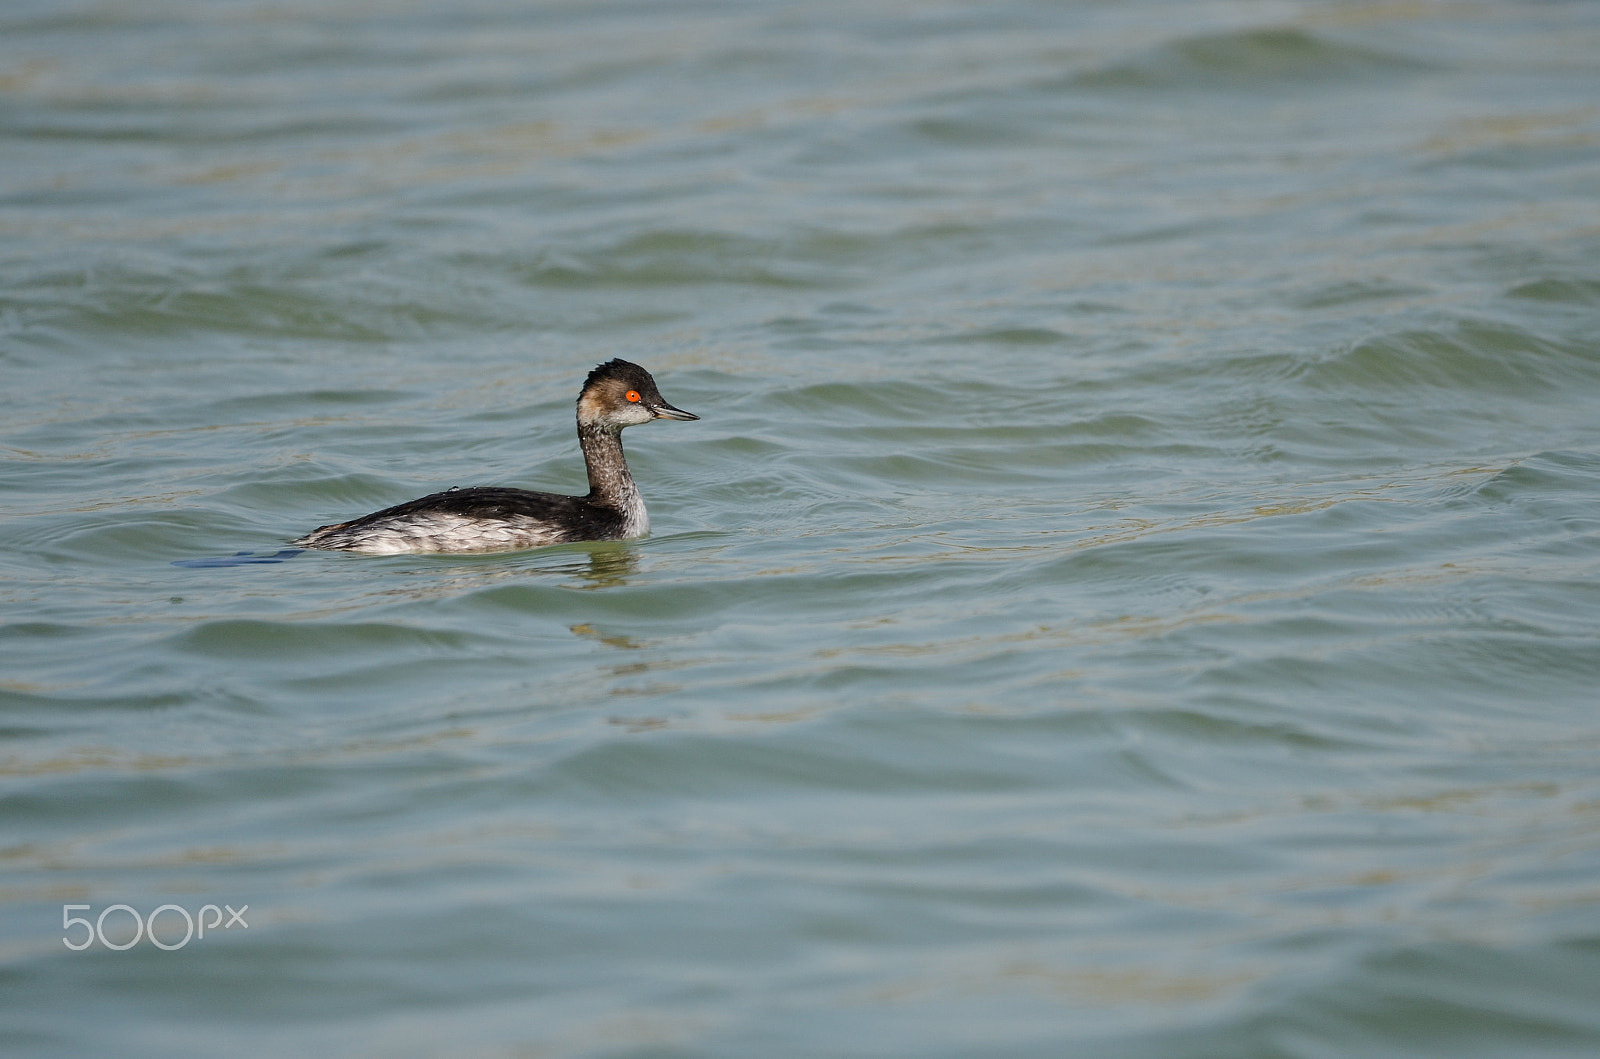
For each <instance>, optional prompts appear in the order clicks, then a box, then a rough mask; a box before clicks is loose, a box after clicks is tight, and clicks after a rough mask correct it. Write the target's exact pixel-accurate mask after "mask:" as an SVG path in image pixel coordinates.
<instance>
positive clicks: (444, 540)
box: [294, 360, 700, 555]
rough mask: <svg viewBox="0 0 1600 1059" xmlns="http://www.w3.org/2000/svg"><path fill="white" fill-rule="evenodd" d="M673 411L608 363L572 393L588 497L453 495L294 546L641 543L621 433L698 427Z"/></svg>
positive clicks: (502, 547) (645, 384)
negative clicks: (662, 426) (669, 422)
mask: <svg viewBox="0 0 1600 1059" xmlns="http://www.w3.org/2000/svg"><path fill="white" fill-rule="evenodd" d="M699 418H700V417H699V416H697V415H695V414H694V413H693V412H685V411H684V410H683V409H681V408H674V407H672V406H671V405H670V404H668V403H667V402H666V400H665V399H664V398H663V397H662V396H661V391H660V390H658V389H656V381H655V380H654V379H652V378H651V377H650V373H649V372H648V371H645V370H644V369H643V368H641V367H639V365H637V364H631V363H629V362H628V361H626V360H608V361H606V362H605V363H604V364H601V365H599V366H598V367H596V368H595V369H594V370H593V371H591V372H590V373H589V377H588V378H587V379H585V380H584V381H583V392H581V393H580V394H578V444H579V445H580V446H581V447H582V448H583V462H584V463H585V464H586V465H587V466H588V468H589V495H588V496H557V495H556V494H554V493H532V492H529V491H528V490H526V489H500V488H495V487H480V488H473V489H450V490H447V491H446V492H443V493H434V494H433V495H431V496H425V497H423V498H422V499H420V500H412V501H410V502H409V503H405V504H397V505H396V506H394V507H387V508H384V509H383V510H382V511H376V512H373V513H372V514H370V515H364V516H362V517H361V518H358V519H355V520H353V521H350V522H339V523H336V524H334V525H332V526H323V527H321V528H320V529H316V530H313V531H311V532H310V533H308V534H306V535H305V536H304V537H301V538H300V539H299V540H297V541H295V542H294V543H295V544H297V545H300V546H301V547H303V548H335V549H340V550H343V551H347V552H366V553H368V554H371V555H397V554H400V553H403V552H500V551H511V550H513V549H517V548H537V547H540V546H542V545H546V544H565V543H567V542H569V541H614V540H625V539H627V538H629V537H643V536H644V535H645V534H646V533H649V532H650V516H649V515H647V514H645V510H644V498H643V497H641V496H640V495H639V488H638V486H636V485H634V484H633V475H631V474H629V473H628V461H627V460H626V459H625V458H624V457H623V455H622V428H623V427H631V426H634V425H636V424H638V423H648V422H650V421H651V420H652V419H699Z"/></svg>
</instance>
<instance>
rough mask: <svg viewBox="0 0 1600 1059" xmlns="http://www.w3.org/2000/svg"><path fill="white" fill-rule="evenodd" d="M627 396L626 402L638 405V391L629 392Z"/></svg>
mask: <svg viewBox="0 0 1600 1059" xmlns="http://www.w3.org/2000/svg"><path fill="white" fill-rule="evenodd" d="M627 396H628V400H630V401H632V402H633V403H634V404H638V403H639V391H638V390H629V391H628V395H627Z"/></svg>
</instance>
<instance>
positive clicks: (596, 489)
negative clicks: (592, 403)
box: [578, 423, 639, 511]
mask: <svg viewBox="0 0 1600 1059" xmlns="http://www.w3.org/2000/svg"><path fill="white" fill-rule="evenodd" d="M578 444H579V445H580V446H581V447H582V448H583V462H584V465H585V466H586V467H587V468H588V470H589V499H590V500H592V501H594V502H595V503H597V504H604V505H605V506H607V507H610V508H615V509H617V510H618V511H626V510H628V509H629V508H631V507H632V506H633V505H634V504H635V502H636V501H637V500H638V498H639V487H638V486H636V485H634V484H633V475H631V474H629V473H628V461H627V458H626V457H624V456H623V455H622V431H621V430H620V429H618V428H615V427H605V426H600V425H598V424H591V423H579V424H578Z"/></svg>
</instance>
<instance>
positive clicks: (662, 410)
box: [650, 401, 700, 419]
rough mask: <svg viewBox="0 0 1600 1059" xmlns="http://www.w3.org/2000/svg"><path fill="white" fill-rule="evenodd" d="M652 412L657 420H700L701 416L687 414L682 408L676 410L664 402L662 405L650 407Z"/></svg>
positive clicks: (691, 413)
mask: <svg viewBox="0 0 1600 1059" xmlns="http://www.w3.org/2000/svg"><path fill="white" fill-rule="evenodd" d="M650 411H651V413H652V414H653V415H654V416H655V417H656V418H657V419H699V418H700V417H699V416H697V415H695V414H694V413H693V412H685V411H684V410H683V409H681V408H674V407H672V406H671V405H670V404H667V402H665V401H662V402H661V403H660V404H653V405H651V406H650Z"/></svg>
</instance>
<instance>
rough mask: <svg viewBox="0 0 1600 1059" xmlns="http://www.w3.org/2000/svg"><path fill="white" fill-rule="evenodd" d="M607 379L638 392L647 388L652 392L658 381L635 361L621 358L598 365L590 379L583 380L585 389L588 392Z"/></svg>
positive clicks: (591, 373)
mask: <svg viewBox="0 0 1600 1059" xmlns="http://www.w3.org/2000/svg"><path fill="white" fill-rule="evenodd" d="M607 379H616V380H617V381H618V382H625V383H627V384H628V385H629V386H632V387H633V388H634V389H636V390H643V389H644V388H646V387H648V388H649V389H651V390H654V389H655V388H656V381H655V380H654V379H652V378H651V377H650V373H649V372H648V371H645V370H644V369H643V368H641V367H639V365H637V364H635V363H633V361H631V360H623V359H621V358H620V357H617V358H613V359H611V360H608V361H606V362H605V363H604V364H596V365H595V368H594V370H593V371H591V372H590V373H589V377H588V378H587V379H584V380H583V388H584V389H585V390H587V389H588V388H589V387H591V386H593V385H594V384H595V383H597V382H604V381H605V380H607Z"/></svg>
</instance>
